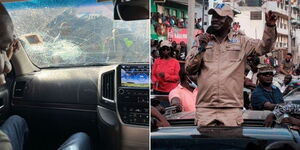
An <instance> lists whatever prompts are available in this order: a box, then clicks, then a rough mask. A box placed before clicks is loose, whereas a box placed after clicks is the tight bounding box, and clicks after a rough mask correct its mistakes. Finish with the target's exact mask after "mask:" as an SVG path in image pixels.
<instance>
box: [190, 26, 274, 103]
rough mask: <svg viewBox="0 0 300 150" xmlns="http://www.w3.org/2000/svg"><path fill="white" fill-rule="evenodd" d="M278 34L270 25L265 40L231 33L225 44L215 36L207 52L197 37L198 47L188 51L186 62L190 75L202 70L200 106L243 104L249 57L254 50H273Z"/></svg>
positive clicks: (198, 98) (257, 51)
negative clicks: (200, 48)
mask: <svg viewBox="0 0 300 150" xmlns="http://www.w3.org/2000/svg"><path fill="white" fill-rule="evenodd" d="M213 37H214V36H213ZM276 37H277V32H276V27H267V26H266V27H265V31H264V35H263V40H258V39H251V38H249V37H247V36H245V35H243V34H240V33H236V32H230V33H229V34H228V36H227V38H225V40H224V41H222V42H221V43H219V42H218V41H217V40H216V38H212V40H210V41H209V42H208V44H207V46H206V51H205V52H204V53H200V54H199V52H198V46H197V45H199V43H197V41H198V40H196V43H194V44H195V46H193V48H192V49H191V50H190V51H189V52H188V55H187V58H186V64H185V69H186V71H187V73H188V74H195V73H199V77H198V90H199V91H198V95H197V100H196V108H199V107H214V108H215V107H227V108H228V107H229V108H236V107H239V108H241V107H243V105H244V104H243V86H244V71H245V65H246V58H247V56H248V55H250V54H252V53H254V52H256V53H257V54H258V55H263V54H265V53H268V52H270V51H271V50H272V48H273V45H274V43H275V41H276Z"/></svg>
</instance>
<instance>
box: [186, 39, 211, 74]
mask: <svg viewBox="0 0 300 150" xmlns="http://www.w3.org/2000/svg"><path fill="white" fill-rule="evenodd" d="M209 39H210V35H208V34H201V35H198V36H197V37H196V39H195V41H194V46H193V47H192V49H191V50H189V51H188V54H187V57H186V60H185V71H186V72H187V74H188V75H196V74H199V73H200V69H201V64H202V61H203V56H204V53H205V52H199V50H198V48H199V47H200V43H201V42H204V43H208V42H209Z"/></svg>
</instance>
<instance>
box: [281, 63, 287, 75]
mask: <svg viewBox="0 0 300 150" xmlns="http://www.w3.org/2000/svg"><path fill="white" fill-rule="evenodd" d="M279 71H280V72H281V73H283V74H285V75H288V74H289V73H287V72H286V71H285V70H284V69H283V64H282V63H281V64H280V68H279Z"/></svg>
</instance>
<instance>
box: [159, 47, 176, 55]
mask: <svg viewBox="0 0 300 150" xmlns="http://www.w3.org/2000/svg"><path fill="white" fill-rule="evenodd" d="M166 48H168V49H169V50H170V53H169V56H171V52H172V51H173V48H172V47H168V46H162V47H160V48H159V49H158V51H159V57H163V52H162V51H163V50H164V49H166Z"/></svg>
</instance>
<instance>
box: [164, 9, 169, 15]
mask: <svg viewBox="0 0 300 150" xmlns="http://www.w3.org/2000/svg"><path fill="white" fill-rule="evenodd" d="M164 14H165V16H170V9H169V8H165V12H164Z"/></svg>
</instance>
